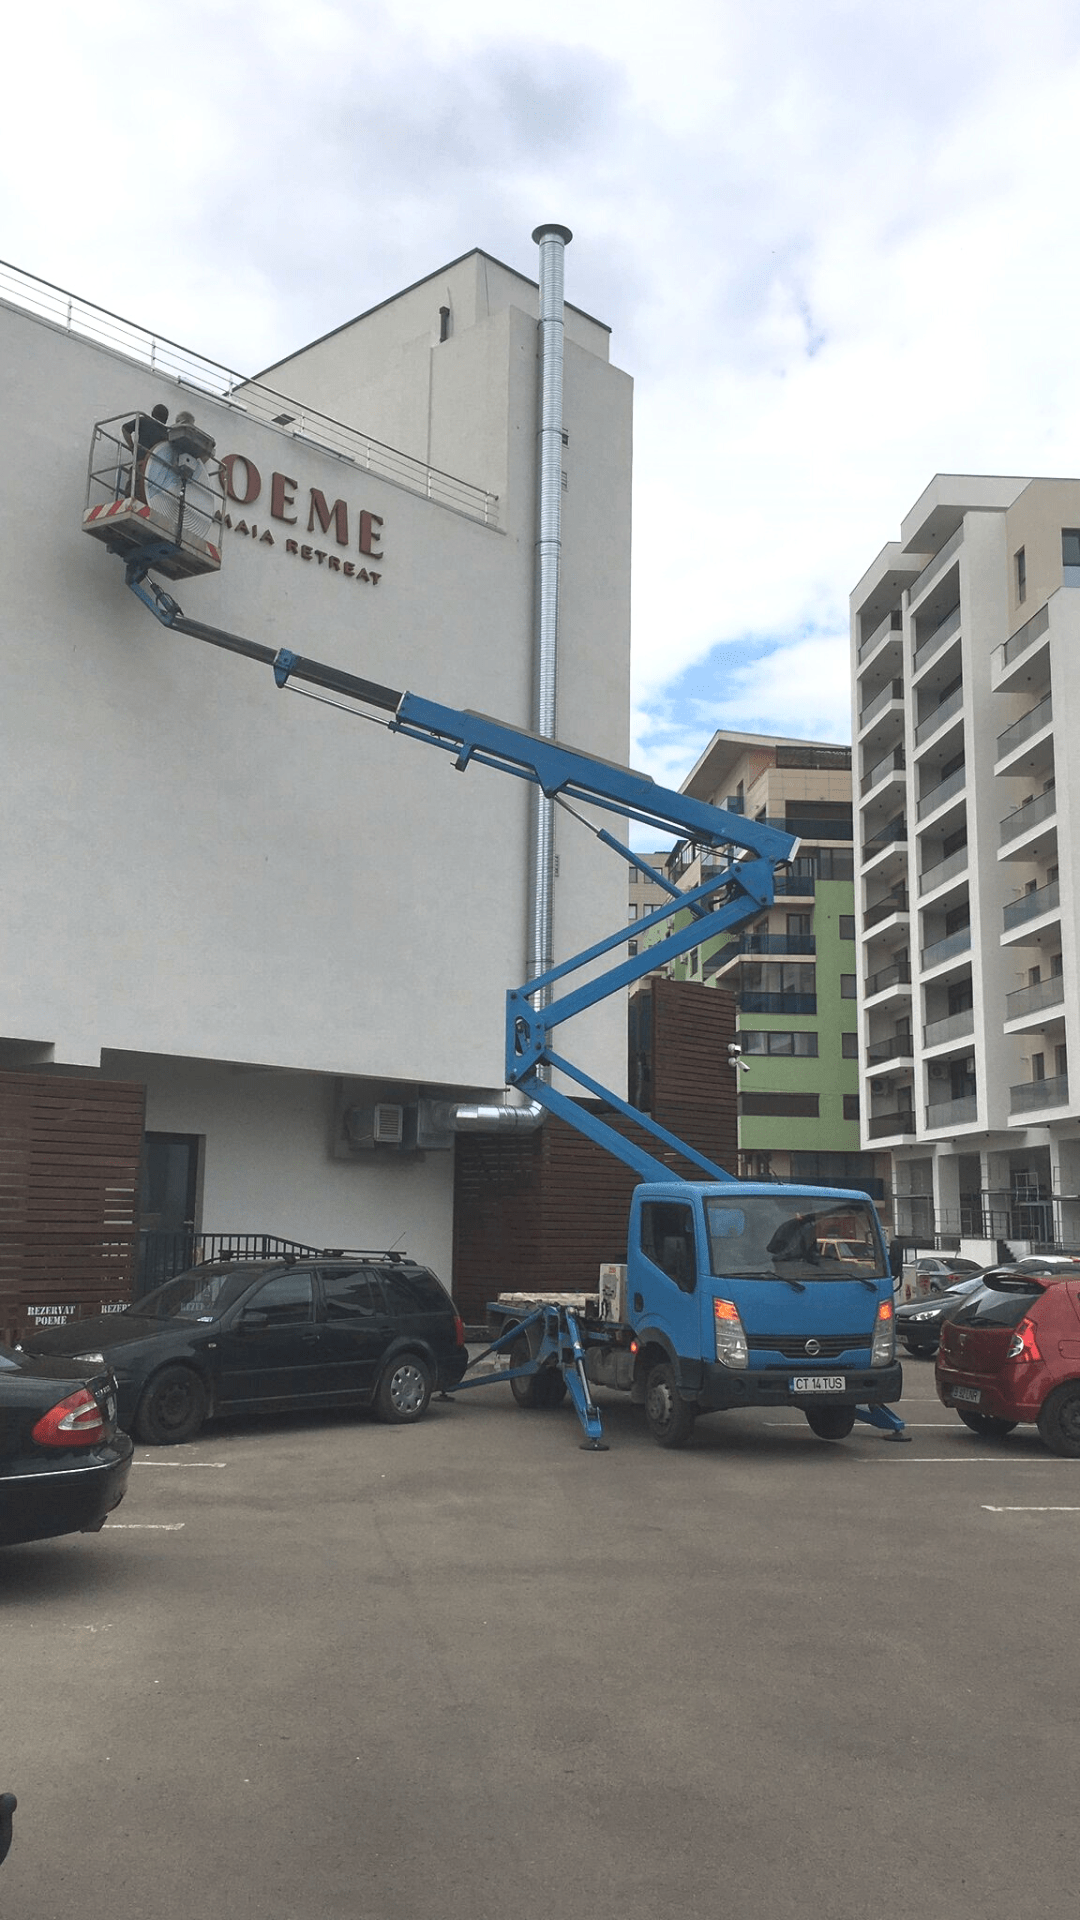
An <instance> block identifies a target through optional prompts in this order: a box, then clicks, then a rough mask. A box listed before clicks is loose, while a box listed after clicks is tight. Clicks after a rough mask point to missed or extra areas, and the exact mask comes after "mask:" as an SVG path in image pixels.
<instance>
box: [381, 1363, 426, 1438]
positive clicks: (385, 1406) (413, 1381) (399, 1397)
mask: <svg viewBox="0 0 1080 1920" xmlns="http://www.w3.org/2000/svg"><path fill="white" fill-rule="evenodd" d="M431 1385H432V1382H431V1370H430V1368H429V1367H428V1364H427V1361H426V1360H421V1358H420V1355H419V1354H418V1353H400V1354H399V1355H398V1357H397V1359H396V1360H391V1362H390V1365H389V1366H388V1367H387V1369H386V1371H385V1373H384V1374H383V1376H382V1379H381V1380H380V1381H379V1384H378V1387H377V1388H376V1391H375V1410H376V1412H377V1414H378V1416H379V1419H380V1420H387V1421H389V1422H390V1423H391V1424H392V1425H394V1426H407V1425H408V1423H409V1422H410V1421H411V1420H419V1419H420V1418H421V1416H422V1415H423V1414H425V1413H426V1412H427V1404H428V1401H429V1400H430V1399H431Z"/></svg>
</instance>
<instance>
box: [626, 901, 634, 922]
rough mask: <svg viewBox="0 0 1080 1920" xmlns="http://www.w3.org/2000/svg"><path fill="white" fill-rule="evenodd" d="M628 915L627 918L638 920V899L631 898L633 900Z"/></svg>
mask: <svg viewBox="0 0 1080 1920" xmlns="http://www.w3.org/2000/svg"><path fill="white" fill-rule="evenodd" d="M626 917H627V919H628V920H636V919H637V901H636V900H631V902H630V910H629V912H628V913H627V916H626Z"/></svg>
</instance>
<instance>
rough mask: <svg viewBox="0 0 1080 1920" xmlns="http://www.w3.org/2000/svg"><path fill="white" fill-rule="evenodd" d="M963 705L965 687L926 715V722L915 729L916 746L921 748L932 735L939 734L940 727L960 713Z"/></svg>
mask: <svg viewBox="0 0 1080 1920" xmlns="http://www.w3.org/2000/svg"><path fill="white" fill-rule="evenodd" d="M963 704H964V689H963V687H956V688H955V689H954V691H953V692H952V693H950V694H949V695H948V697H947V698H946V699H944V700H941V701H939V702H938V705H937V706H936V707H934V708H933V709H932V711H931V712H930V713H928V714H927V715H926V718H925V719H924V720H920V721H919V724H918V726H917V727H916V729H915V745H916V746H917V747H921V746H922V745H923V743H924V741H926V740H929V739H930V737H931V735H932V734H935V733H936V732H937V730H938V728H939V727H943V726H944V725H945V722H946V720H951V719H952V717H953V714H954V713H959V712H960V710H961V708H962V706H963Z"/></svg>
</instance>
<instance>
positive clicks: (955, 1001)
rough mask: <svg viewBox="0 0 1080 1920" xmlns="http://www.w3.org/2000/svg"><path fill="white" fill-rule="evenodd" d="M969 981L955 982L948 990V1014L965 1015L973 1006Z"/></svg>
mask: <svg viewBox="0 0 1080 1920" xmlns="http://www.w3.org/2000/svg"><path fill="white" fill-rule="evenodd" d="M974 1004H975V1002H974V998H973V995H972V990H971V981H970V980H955V981H954V982H953V984H952V986H951V987H950V988H949V1013H950V1015H951V1014H954V1013H967V1011H968V1009H969V1007H972V1006H974Z"/></svg>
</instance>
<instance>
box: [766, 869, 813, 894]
mask: <svg viewBox="0 0 1080 1920" xmlns="http://www.w3.org/2000/svg"><path fill="white" fill-rule="evenodd" d="M815 886H816V881H815V878H814V875H813V874H812V873H795V872H793V873H778V874H777V876H776V885H775V887H774V889H773V891H774V893H775V894H776V897H777V899H779V898H780V896H781V895H784V896H785V897H786V898H787V899H791V898H792V897H794V898H795V899H796V900H812V899H813V897H814V889H815Z"/></svg>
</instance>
